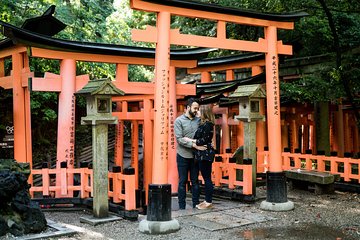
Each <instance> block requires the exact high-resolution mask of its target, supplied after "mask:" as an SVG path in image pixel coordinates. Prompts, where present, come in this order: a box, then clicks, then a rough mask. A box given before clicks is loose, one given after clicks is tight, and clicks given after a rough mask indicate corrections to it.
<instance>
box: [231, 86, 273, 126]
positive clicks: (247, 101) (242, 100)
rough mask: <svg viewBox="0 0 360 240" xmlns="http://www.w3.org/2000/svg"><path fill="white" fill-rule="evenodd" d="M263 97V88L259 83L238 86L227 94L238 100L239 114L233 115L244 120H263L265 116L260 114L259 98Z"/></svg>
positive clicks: (264, 95)
mask: <svg viewBox="0 0 360 240" xmlns="http://www.w3.org/2000/svg"><path fill="white" fill-rule="evenodd" d="M265 97H266V94H265V90H264V88H263V87H262V85H261V84H253V85H244V86H239V87H238V88H237V89H236V90H235V92H234V93H232V94H231V95H230V96H229V98H233V99H238V100H239V115H238V116H235V117H236V118H237V119H238V120H241V121H244V122H246V121H247V122H252V121H258V120H264V119H265V116H263V115H261V114H260V107H261V105H260V100H261V99H264V98H265Z"/></svg>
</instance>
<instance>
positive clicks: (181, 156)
mask: <svg viewBox="0 0 360 240" xmlns="http://www.w3.org/2000/svg"><path fill="white" fill-rule="evenodd" d="M198 112H200V117H198ZM214 121H215V117H214V114H213V113H212V109H211V107H210V106H209V105H202V106H201V107H200V105H199V103H198V102H197V100H196V99H194V98H190V99H189V100H188V101H187V104H186V111H185V113H184V114H182V115H181V116H179V117H178V118H176V120H175V124H174V130H175V137H176V141H177V148H176V151H177V154H176V162H177V167H178V173H179V188H178V199H179V208H180V209H185V206H186V201H185V199H186V183H187V180H188V173H189V172H190V181H191V185H192V203H193V208H195V207H196V208H198V209H207V208H211V207H212V194H213V189H214V187H213V184H212V181H211V172H212V162H213V161H214V157H215V150H214V148H213V147H212V139H213V135H214V124H215V122H214ZM199 170H200V172H201V176H202V177H203V179H204V182H205V201H204V202H202V203H200V201H199V197H200V191H199V180H198V177H199Z"/></svg>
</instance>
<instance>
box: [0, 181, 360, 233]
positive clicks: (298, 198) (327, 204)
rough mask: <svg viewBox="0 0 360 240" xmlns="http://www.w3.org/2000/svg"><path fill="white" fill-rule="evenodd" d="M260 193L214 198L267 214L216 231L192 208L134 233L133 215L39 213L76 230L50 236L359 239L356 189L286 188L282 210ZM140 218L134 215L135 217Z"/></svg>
mask: <svg viewBox="0 0 360 240" xmlns="http://www.w3.org/2000/svg"><path fill="white" fill-rule="evenodd" d="M265 194H266V192H265V190H264V187H260V188H258V190H257V201H256V203H255V204H242V203H240V202H234V201H229V200H226V199H216V200H215V201H214V205H215V207H214V209H213V210H211V211H212V213H215V212H217V211H219V209H220V208H223V209H222V210H224V209H227V211H232V209H233V210H234V211H235V210H237V211H239V209H240V211H243V212H244V214H245V213H246V214H254V215H257V216H259V215H260V216H263V217H265V218H267V219H271V220H268V221H265V222H258V223H254V224H249V225H244V226H240V227H235V228H228V229H224V230H217V231H209V230H206V229H204V228H200V227H197V226H194V224H193V222H192V220H193V219H194V214H195V215H196V214H203V213H204V212H201V211H200V210H186V211H187V212H183V213H182V212H181V211H180V212H179V211H173V217H175V218H176V219H177V220H178V221H179V223H180V226H181V229H180V230H179V231H177V232H175V233H171V234H166V235H146V234H143V233H140V232H139V231H138V226H139V222H138V221H135V222H131V221H127V220H120V221H117V222H111V223H107V224H102V225H98V226H90V225H87V224H83V223H80V221H79V218H80V217H81V216H85V215H89V214H90V215H91V213H89V212H85V211H74V212H70V211H66V212H46V213H45V215H46V217H47V218H48V219H51V220H53V221H55V222H59V223H63V224H65V225H66V226H67V227H70V228H73V229H76V230H77V231H78V232H79V233H77V234H75V235H72V236H67V237H59V238H53V239H128V240H133V239H171V240H176V239H186V240H192V239H194V240H195V239H196V240H198V239H274V240H275V239H299V240H300V239H301V240H303V239H334V240H335V239H337V240H339V239H350V240H352V239H360V194H356V193H346V192H338V191H336V192H335V194H332V195H315V194H314V193H311V192H308V191H302V190H292V191H290V192H289V193H288V199H289V200H290V201H293V202H294V204H295V209H294V210H293V211H287V212H269V211H262V210H261V209H260V208H259V205H260V203H261V201H262V200H264V199H265V197H264V196H265ZM219 212H221V211H219ZM188 213H192V214H188ZM239 217H241V216H239ZM143 218H144V216H140V217H139V221H140V220H141V219H143ZM0 239H1V238H0ZM6 239H9V238H6Z"/></svg>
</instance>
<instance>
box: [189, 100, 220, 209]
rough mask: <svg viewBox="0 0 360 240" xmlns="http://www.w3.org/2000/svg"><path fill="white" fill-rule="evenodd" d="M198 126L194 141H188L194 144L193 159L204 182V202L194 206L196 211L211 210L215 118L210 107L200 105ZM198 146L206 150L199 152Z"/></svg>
mask: <svg viewBox="0 0 360 240" xmlns="http://www.w3.org/2000/svg"><path fill="white" fill-rule="evenodd" d="M200 114H201V116H200V125H199V128H198V129H197V131H196V133H195V136H194V139H188V140H189V141H192V142H193V143H195V144H194V148H195V150H194V159H195V161H198V162H199V168H200V172H201V176H202V177H203V179H204V182H205V201H204V202H202V203H200V204H198V205H196V208H198V209H207V208H212V206H213V205H212V195H213V190H214V186H213V184H212V181H211V172H212V163H213V161H214V157H215V150H214V148H213V146H212V139H213V135H214V124H215V117H214V114H213V113H212V109H211V106H209V105H202V106H201V107H200ZM199 146H206V147H207V149H206V150H203V151H201V150H199V148H198V147H199Z"/></svg>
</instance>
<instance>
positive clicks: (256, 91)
mask: <svg viewBox="0 0 360 240" xmlns="http://www.w3.org/2000/svg"><path fill="white" fill-rule="evenodd" d="M265 97H266V93H265V89H264V88H263V87H262V85H261V84H252V85H243V86H239V87H238V88H237V89H236V90H235V91H234V92H233V93H232V94H230V95H229V98H231V99H237V100H238V101H239V115H237V116H235V118H236V119H238V120H240V121H242V122H244V161H245V159H246V160H250V159H251V161H252V170H253V171H252V176H253V179H252V181H253V195H254V196H255V194H256V121H259V120H262V121H264V120H265V116H263V115H261V114H260V112H261V109H260V108H261V107H262V106H261V104H260V101H261V99H264V98H265ZM248 162H249V161H248Z"/></svg>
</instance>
